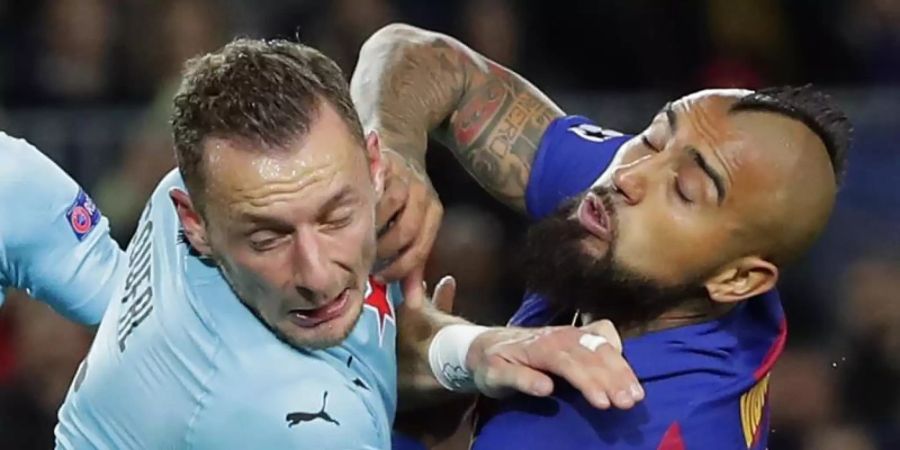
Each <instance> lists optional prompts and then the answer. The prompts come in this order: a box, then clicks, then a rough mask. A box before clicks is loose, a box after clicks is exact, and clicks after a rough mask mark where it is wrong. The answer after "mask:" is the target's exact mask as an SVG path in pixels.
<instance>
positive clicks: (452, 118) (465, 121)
mask: <svg viewBox="0 0 900 450" xmlns="http://www.w3.org/2000/svg"><path fill="white" fill-rule="evenodd" d="M350 89H351V94H352V96H353V100H354V102H355V104H356V108H357V110H358V111H359V115H360V119H361V120H362V122H363V127H364V128H366V129H369V130H376V131H377V132H378V133H379V136H380V138H381V144H382V147H383V148H387V149H390V150H393V151H395V152H398V153H400V154H402V155H404V156H405V157H407V158H408V159H409V160H410V161H411V162H412V164H415V165H416V166H418V167H419V169H420V170H422V169H423V168H424V167H425V151H426V147H427V144H428V135H429V134H431V136H432V137H434V138H436V139H437V140H438V141H439V142H441V143H442V144H444V145H446V146H447V147H448V148H449V149H450V150H451V151H452V152H453V154H454V155H455V156H456V158H457V159H458V160H459V161H460V162H461V163H462V165H463V166H464V167H465V168H466V170H467V171H468V172H469V173H470V174H472V175H473V176H474V177H475V179H476V180H478V182H479V183H480V184H481V185H482V186H483V187H484V188H485V189H487V190H488V192H490V193H491V194H492V195H493V196H494V197H496V198H497V199H499V200H500V201H502V202H504V203H506V204H507V205H509V206H511V207H513V208H515V209H518V210H524V208H525V186H526V185H527V183H528V175H529V172H530V171H531V163H532V160H533V159H534V154H535V151H536V150H537V146H538V143H539V142H540V139H541V136H542V135H543V133H544V130H545V129H546V128H547V126H548V125H549V124H550V122H551V121H552V120H553V119H555V118H556V117H559V116H561V115H562V114H563V112H562V111H561V110H560V109H559V107H557V106H556V105H555V104H554V103H553V102H552V101H551V100H550V99H549V98H547V97H546V96H545V95H544V94H543V93H541V92H540V91H539V90H538V89H537V88H535V87H534V86H533V85H532V84H531V83H529V82H528V81H527V80H525V79H524V78H522V77H521V76H519V75H518V74H516V73H514V72H512V71H511V70H509V69H507V68H505V67H503V66H500V65H499V64H497V63H495V62H493V61H491V60H489V59H487V58H485V57H484V56H482V55H480V54H478V53H476V52H475V51H473V50H472V49H470V48H469V47H466V46H465V45H464V44H462V43H461V42H459V41H457V40H456V39H453V38H451V37H449V36H446V35H443V34H439V33H434V32H430V31H426V30H422V29H419V28H415V27H412V26H409V25H400V24H394V25H388V26H387V27H384V28H382V29H381V30H379V31H378V32H376V33H375V34H373V35H372V37H370V38H369V39H368V41H366V43H365V44H363V46H362V49H361V50H360V55H359V62H358V63H357V67H356V71H355V72H354V74H353V79H352V81H351V86H350ZM422 171H423V172H424V170H422Z"/></svg>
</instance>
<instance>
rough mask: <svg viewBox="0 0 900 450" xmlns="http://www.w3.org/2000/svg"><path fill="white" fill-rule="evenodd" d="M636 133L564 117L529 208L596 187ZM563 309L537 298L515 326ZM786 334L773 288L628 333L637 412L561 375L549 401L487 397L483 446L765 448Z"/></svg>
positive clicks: (538, 161) (542, 211)
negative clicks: (728, 307)
mask: <svg viewBox="0 0 900 450" xmlns="http://www.w3.org/2000/svg"><path fill="white" fill-rule="evenodd" d="M629 138H630V137H629V136H622V135H619V134H618V133H612V132H608V131H606V130H602V129H600V128H599V127H597V126H596V125H594V124H592V123H591V122H590V121H589V120H588V119H585V118H583V117H563V118H560V119H557V120H556V121H555V122H554V123H553V124H551V126H550V127H549V128H548V130H547V132H546V133H545V134H544V137H543V139H542V141H541V145H540V147H539V149H538V153H537V154H536V157H535V161H534V165H533V168H532V173H531V177H530V180H529V185H528V187H527V191H526V201H527V209H528V212H529V214H530V215H531V216H532V217H533V218H536V219H537V218H541V217H543V216H546V215H547V214H550V213H552V212H553V211H554V210H555V209H556V208H557V207H558V206H559V205H560V203H562V201H563V200H565V199H567V198H569V197H571V196H574V195H578V194H580V193H581V192H583V191H585V190H586V189H588V188H589V187H590V186H591V185H592V184H593V183H594V181H595V180H596V179H597V178H598V177H599V176H600V175H601V174H602V173H603V172H604V171H605V170H606V169H607V168H608V167H609V165H610V163H611V162H612V161H613V158H614V157H615V155H616V153H617V152H618V150H619V148H620V147H621V145H622V144H623V143H624V142H626V141H627V140H628V139H629ZM553 315H554V313H553V311H551V310H550V308H549V306H548V305H547V303H546V302H545V301H544V299H542V298H541V297H540V296H536V295H529V296H526V298H525V300H524V301H523V303H522V306H521V307H520V309H519V311H518V312H517V313H516V314H515V316H514V317H513V318H512V320H511V321H510V324H511V325H517V326H543V325H547V324H549V323H550V322H551V321H552V320H553V319H554V318H553ZM785 337H786V322H785V318H784V313H783V311H782V308H781V302H780V300H779V296H778V293H777V292H775V291H771V292H769V293H766V294H764V295H761V296H759V297H756V298H752V299H749V300H747V301H745V302H742V303H741V304H739V305H737V306H736V307H735V308H734V309H733V310H732V311H731V312H729V313H728V314H727V315H725V316H723V317H720V318H718V319H715V320H710V321H707V322H703V323H698V324H694V325H689V326H683V327H677V328H672V329H667V330H662V331H657V332H653V333H648V334H644V335H641V336H638V337H635V338H629V339H626V340H625V341H624V354H625V357H626V358H627V360H628V362H629V363H630V364H631V366H632V368H633V369H634V371H635V373H636V374H637V376H638V378H639V379H640V380H641V383H642V385H643V386H644V389H645V391H646V398H645V400H644V401H643V402H641V403H640V404H638V405H637V406H635V407H634V408H633V409H631V410H628V411H621V410H607V411H604V410H598V409H595V408H593V407H592V406H591V405H590V404H589V403H588V402H587V401H586V400H585V399H584V398H583V397H582V396H581V394H580V393H579V392H578V391H577V390H575V389H574V388H572V387H571V386H569V385H567V384H566V383H564V382H562V381H561V380H557V388H556V390H555V392H554V393H553V395H552V396H550V397H547V398H534V397H528V396H525V395H521V396H517V397H513V398H510V399H506V400H502V401H488V402H483V403H482V405H481V407H480V421H479V427H478V432H477V436H476V439H475V442H474V446H473V448H474V449H475V450H494V449H509V448H515V449H517V450H526V449H548V448H553V449H560V450H563V449H578V450H587V449H595V450H601V449H602V450H626V449H627V450H636V449H648V450H713V449H715V450H722V449H750V450H763V449H765V448H766V441H767V434H768V420H769V417H768V416H769V415H768V404H767V390H768V383H769V372H770V370H771V368H772V365H773V364H774V362H775V360H776V359H777V358H778V356H779V355H780V354H781V351H782V348H783V346H784V342H785Z"/></svg>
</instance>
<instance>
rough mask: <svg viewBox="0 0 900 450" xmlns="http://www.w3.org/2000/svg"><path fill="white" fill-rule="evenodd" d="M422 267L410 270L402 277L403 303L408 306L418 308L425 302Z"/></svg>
mask: <svg viewBox="0 0 900 450" xmlns="http://www.w3.org/2000/svg"><path fill="white" fill-rule="evenodd" d="M424 280H425V274H424V267H422V268H419V269H416V270H414V271H412V272H410V274H409V275H407V276H406V277H405V278H403V282H402V287H403V304H404V306H407V307H410V308H420V307H422V306H423V305H424V304H425V281H424Z"/></svg>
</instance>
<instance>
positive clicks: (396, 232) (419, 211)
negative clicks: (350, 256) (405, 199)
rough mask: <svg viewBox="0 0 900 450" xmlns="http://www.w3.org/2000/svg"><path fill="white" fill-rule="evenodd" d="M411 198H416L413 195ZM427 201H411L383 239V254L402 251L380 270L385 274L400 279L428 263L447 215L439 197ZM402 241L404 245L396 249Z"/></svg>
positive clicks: (379, 274) (380, 241)
mask: <svg viewBox="0 0 900 450" xmlns="http://www.w3.org/2000/svg"><path fill="white" fill-rule="evenodd" d="M410 200H411V201H414V200H412V197H411V198H410ZM425 203H427V205H425V206H422V205H420V206H416V207H414V206H412V205H410V204H407V206H406V208H404V210H403V211H402V213H401V214H400V217H399V218H398V219H397V220H396V221H395V223H394V225H393V227H392V228H391V229H390V230H388V232H387V233H385V234H384V235H383V236H382V237H381V239H379V244H378V253H379V258H382V257H386V256H383V255H389V256H394V255H395V253H391V252H393V251H396V252H399V255H397V256H396V258H395V259H393V260H392V261H391V262H390V263H389V264H388V265H387V266H385V267H384V268H383V269H382V270H381V271H379V273H378V276H380V277H381V278H383V279H385V280H388V281H390V280H396V279H398V278H401V277H403V276H404V275H406V273H408V272H409V271H410V270H413V268H415V267H419V266H424V265H425V262H426V260H427V259H428V255H429V253H431V248H432V247H433V246H434V241H435V239H436V238H437V233H438V230H439V229H440V226H441V220H442V219H443V217H444V208H443V206H442V205H441V204H440V202H439V201H437V200H431V199H426V201H425ZM408 240H411V241H408ZM404 243H405V244H404ZM398 245H399V246H401V247H399V248H396V250H394V249H395V247H397V246H398Z"/></svg>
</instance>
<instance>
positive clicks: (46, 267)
mask: <svg viewBox="0 0 900 450" xmlns="http://www.w3.org/2000/svg"><path fill="white" fill-rule="evenodd" d="M0 205H2V211H3V212H2V214H0V304H2V302H3V288H4V287H15V288H18V289H23V290H27V291H28V292H30V293H31V294H32V295H33V296H35V297H36V298H38V299H41V300H43V301H45V302H46V303H48V304H49V305H50V306H52V307H53V309H55V310H56V311H57V312H59V313H60V314H62V315H64V316H66V317H67V318H69V319H71V320H74V321H77V322H81V323H84V324H89V325H93V324H96V323H98V322H100V318H101V317H103V311H105V310H106V305H107V304H108V303H109V301H110V299H111V298H112V296H113V293H114V289H115V287H116V282H115V281H116V280H119V279H121V277H123V276H124V273H125V270H126V269H127V263H126V262H125V256H124V253H123V252H122V250H121V249H120V248H119V246H118V245H117V244H116V242H115V241H113V240H112V238H110V236H109V222H108V221H107V220H106V218H105V217H103V216H102V215H101V214H100V211H99V210H98V209H97V207H96V206H95V205H94V203H93V202H92V201H91V199H90V197H88V195H87V194H86V193H85V192H84V191H82V190H81V188H80V187H79V186H78V183H76V182H75V181H74V180H72V178H70V177H69V176H68V175H67V174H66V173H65V172H63V170H62V169H60V168H59V166H57V165H56V164H55V163H54V162H53V161H51V160H50V159H49V158H47V157H46V156H44V155H43V154H42V153H41V152H40V151H38V149H36V148H34V147H33V146H32V145H31V144H29V143H28V142H25V141H24V140H22V139H16V138H13V137H10V136H9V135H7V134H5V133H2V132H0Z"/></svg>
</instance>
